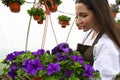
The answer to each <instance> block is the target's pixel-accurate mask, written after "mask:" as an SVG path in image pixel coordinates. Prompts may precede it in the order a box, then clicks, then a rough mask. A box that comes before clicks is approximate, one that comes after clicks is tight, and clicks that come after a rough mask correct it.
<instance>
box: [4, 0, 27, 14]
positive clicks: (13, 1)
mask: <svg viewBox="0 0 120 80" xmlns="http://www.w3.org/2000/svg"><path fill="white" fill-rule="evenodd" d="M2 3H3V4H4V5H6V6H8V7H9V8H10V10H11V12H15V13H16V12H20V7H21V5H22V4H24V3H25V0H2Z"/></svg>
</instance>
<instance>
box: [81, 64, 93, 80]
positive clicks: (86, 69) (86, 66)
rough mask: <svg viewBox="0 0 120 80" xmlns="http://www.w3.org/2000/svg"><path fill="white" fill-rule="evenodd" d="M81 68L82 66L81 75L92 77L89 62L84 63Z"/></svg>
mask: <svg viewBox="0 0 120 80" xmlns="http://www.w3.org/2000/svg"><path fill="white" fill-rule="evenodd" d="M83 68H84V72H83V76H88V77H89V78H93V72H94V69H93V67H92V66H91V65H90V64H84V65H83Z"/></svg>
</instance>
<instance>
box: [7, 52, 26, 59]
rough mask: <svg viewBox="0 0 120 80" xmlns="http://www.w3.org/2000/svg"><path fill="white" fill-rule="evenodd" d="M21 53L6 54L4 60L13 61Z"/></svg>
mask: <svg viewBox="0 0 120 80" xmlns="http://www.w3.org/2000/svg"><path fill="white" fill-rule="evenodd" d="M22 53H24V51H15V52H13V53H10V54H8V55H7V58H6V59H7V60H9V61H12V60H13V59H15V58H16V57H17V56H18V55H20V54H22Z"/></svg>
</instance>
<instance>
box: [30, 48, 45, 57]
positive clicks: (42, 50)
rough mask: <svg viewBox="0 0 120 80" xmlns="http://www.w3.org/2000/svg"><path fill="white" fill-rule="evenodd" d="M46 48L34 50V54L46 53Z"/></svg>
mask: <svg viewBox="0 0 120 80" xmlns="http://www.w3.org/2000/svg"><path fill="white" fill-rule="evenodd" d="M44 52H45V50H44V49H38V51H36V52H32V54H33V55H37V56H40V55H41V54H44Z"/></svg>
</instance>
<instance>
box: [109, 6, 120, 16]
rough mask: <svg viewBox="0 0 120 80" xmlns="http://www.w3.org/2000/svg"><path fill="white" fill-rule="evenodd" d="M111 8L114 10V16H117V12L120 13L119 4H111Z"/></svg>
mask: <svg viewBox="0 0 120 80" xmlns="http://www.w3.org/2000/svg"><path fill="white" fill-rule="evenodd" d="M110 9H111V11H112V14H113V17H114V18H115V17H116V14H117V13H119V6H118V5H117V4H110Z"/></svg>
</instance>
